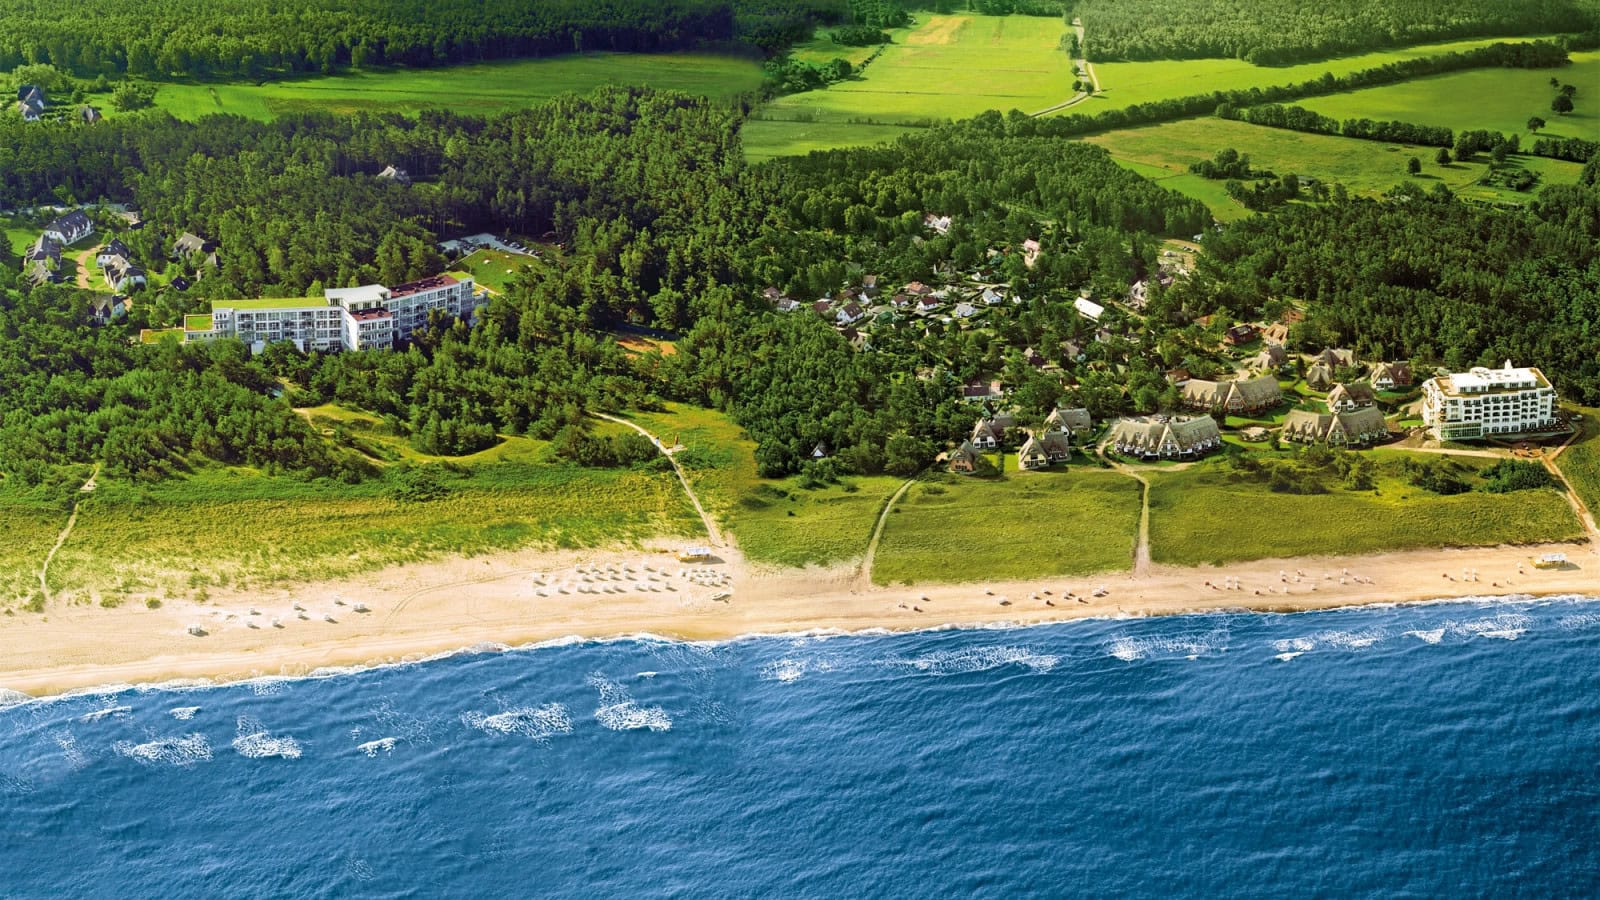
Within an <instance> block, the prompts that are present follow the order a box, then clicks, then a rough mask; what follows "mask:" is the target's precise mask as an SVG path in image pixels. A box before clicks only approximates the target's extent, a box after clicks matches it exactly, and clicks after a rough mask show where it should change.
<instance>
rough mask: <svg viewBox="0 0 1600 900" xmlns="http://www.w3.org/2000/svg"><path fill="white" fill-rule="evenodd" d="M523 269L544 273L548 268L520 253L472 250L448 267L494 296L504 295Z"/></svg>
mask: <svg viewBox="0 0 1600 900" xmlns="http://www.w3.org/2000/svg"><path fill="white" fill-rule="evenodd" d="M524 269H526V270H529V271H533V272H542V271H546V270H547V269H548V266H546V265H545V263H543V262H542V261H540V260H537V259H533V258H531V257H528V256H525V255H523V254H521V253H507V252H505V251H504V250H474V251H473V252H472V253H469V254H468V255H466V256H464V257H462V258H461V259H460V260H458V261H457V262H456V263H455V265H453V266H451V267H450V271H452V272H465V273H466V274H468V275H471V276H472V280H473V282H474V283H476V284H479V285H482V286H483V287H486V288H488V289H489V290H491V291H494V292H495V293H496V294H503V293H505V292H506V290H507V288H508V286H509V285H510V284H511V282H512V280H513V279H515V278H516V276H517V275H518V274H519V273H521V272H522V271H523V270H524Z"/></svg>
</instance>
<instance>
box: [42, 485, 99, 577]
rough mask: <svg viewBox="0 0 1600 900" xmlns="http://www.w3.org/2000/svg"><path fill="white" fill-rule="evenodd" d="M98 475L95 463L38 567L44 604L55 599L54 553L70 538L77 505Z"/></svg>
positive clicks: (76, 516) (74, 524)
mask: <svg viewBox="0 0 1600 900" xmlns="http://www.w3.org/2000/svg"><path fill="white" fill-rule="evenodd" d="M99 475H100V464H99V463H95V464H94V471H92V472H90V473H89V480H88V481H85V482H84V483H83V486H82V487H80V488H78V499H77V500H74V501H72V515H70V516H67V524H66V527H64V528H62V529H61V533H60V534H58V535H56V543H55V546H53V547H51V548H50V552H49V553H47V554H45V557H44V565H41V566H40V567H39V590H40V592H41V593H43V594H44V602H45V603H50V602H52V601H53V600H54V599H55V598H53V597H51V596H50V563H51V562H52V561H54V560H55V558H56V553H57V552H59V551H60V550H61V545H63V544H65V543H66V542H67V538H69V537H71V536H72V529H73V527H74V526H76V525H77V524H78V505H79V504H80V503H82V502H83V495H84V494H92V493H94V489H95V479H96V478H97V477H99Z"/></svg>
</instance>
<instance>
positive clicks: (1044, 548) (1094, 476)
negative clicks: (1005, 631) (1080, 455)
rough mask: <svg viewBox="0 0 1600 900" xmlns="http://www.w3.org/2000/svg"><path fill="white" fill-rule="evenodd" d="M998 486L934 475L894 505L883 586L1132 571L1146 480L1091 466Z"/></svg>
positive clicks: (883, 548)
mask: <svg viewBox="0 0 1600 900" xmlns="http://www.w3.org/2000/svg"><path fill="white" fill-rule="evenodd" d="M1006 470H1007V472H1008V473H1010V474H1008V475H1005V476H1003V477H1000V478H995V479H982V478H970V477H963V476H958V475H945V474H939V475H932V476H928V477H927V478H926V479H924V480H923V481H921V482H919V483H918V484H917V485H916V486H914V487H913V488H912V489H911V490H910V491H909V492H908V493H907V494H906V496H905V497H904V498H903V499H902V500H901V501H900V502H899V503H898V504H896V505H895V508H894V511H893V512H891V513H890V514H889V523H888V525H887V526H886V527H885V529H884V533H883V542H882V543H881V544H880V545H879V547H878V557H877V560H876V563H875V565H874V566H873V570H872V580H873V581H874V582H876V583H878V584H896V583H906V584H913V583H917V582H971V581H984V580H987V579H995V580H1001V579H1008V578H1039V577H1045V576H1051V575H1085V574H1089V573H1092V572H1104V571H1110V570H1125V569H1128V568H1130V567H1131V566H1132V564H1133V549H1134V544H1135V542H1136V540H1137V538H1138V532H1139V502H1140V498H1139V493H1140V488H1139V484H1138V482H1136V481H1134V480H1133V479H1131V478H1128V477H1126V476H1124V475H1120V474H1118V473H1115V472H1109V471H1106V470H1104V469H1098V468H1089V467H1086V466H1083V465H1075V466H1070V467H1067V468H1064V469H1056V470H1052V471H1048V472H1028V473H1018V472H1016V466H1015V457H1008V459H1007V461H1006Z"/></svg>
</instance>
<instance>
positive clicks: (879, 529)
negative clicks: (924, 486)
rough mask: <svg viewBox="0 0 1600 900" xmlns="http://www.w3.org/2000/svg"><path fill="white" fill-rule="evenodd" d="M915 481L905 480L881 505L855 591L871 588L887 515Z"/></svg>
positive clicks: (887, 521)
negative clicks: (873, 568)
mask: <svg viewBox="0 0 1600 900" xmlns="http://www.w3.org/2000/svg"><path fill="white" fill-rule="evenodd" d="M916 480H917V478H916V476H915V475H913V476H912V477H910V478H907V479H906V483H905V484H902V485H900V489H899V490H897V491H895V492H894V494H893V495H891V496H890V497H889V501H888V502H887V503H885V504H883V512H880V513H878V521H877V522H875V523H874V524H873V526H872V540H869V541H867V552H866V553H864V554H862V556H861V566H860V571H859V572H857V573H856V589H857V590H864V589H866V588H870V587H872V563H873V561H874V560H876V559H877V558H878V544H879V542H880V541H882V540H883V529H884V528H885V527H886V526H887V525H888V524H889V513H891V512H893V511H894V505H895V504H896V503H899V502H900V498H901V497H904V496H905V495H906V491H909V490H911V485H912V484H913V483H914V482H915V481H916Z"/></svg>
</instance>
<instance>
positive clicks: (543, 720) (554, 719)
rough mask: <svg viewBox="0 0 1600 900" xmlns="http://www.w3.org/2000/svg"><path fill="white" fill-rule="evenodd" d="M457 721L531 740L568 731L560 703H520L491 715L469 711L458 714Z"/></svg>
mask: <svg viewBox="0 0 1600 900" xmlns="http://www.w3.org/2000/svg"><path fill="white" fill-rule="evenodd" d="M461 721H462V723H463V724H465V725H467V726H468V727H470V728H476V729H478V730H479V731H481V732H483V733H485V734H520V735H522V736H523V737H528V738H533V739H534V740H535V741H545V740H548V739H549V738H550V737H552V736H554V735H558V734H571V733H572V717H571V716H570V715H568V714H567V708H566V707H565V706H562V705H561V704H560V703H546V704H545V705H544V706H523V707H518V708H517V709H508V710H506V711H505V712H499V713H493V714H490V713H484V712H479V711H477V710H472V711H470V712H465V713H462V714H461Z"/></svg>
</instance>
